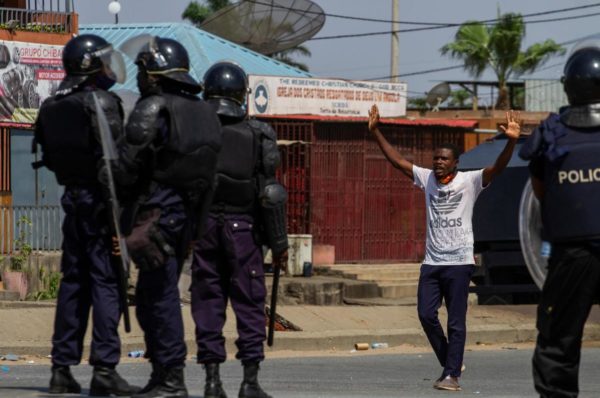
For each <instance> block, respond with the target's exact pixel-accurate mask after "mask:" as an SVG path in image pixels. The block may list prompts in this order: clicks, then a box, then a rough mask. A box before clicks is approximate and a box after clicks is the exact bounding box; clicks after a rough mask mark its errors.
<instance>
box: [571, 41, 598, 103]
mask: <svg viewBox="0 0 600 398" xmlns="http://www.w3.org/2000/svg"><path fill="white" fill-rule="evenodd" d="M562 82H563V88H564V90H565V93H566V94H567V98H568V99H569V104H570V105H587V104H595V103H600V47H599V46H597V45H596V43H593V44H592V43H589V42H588V43H583V44H580V45H577V46H576V47H575V48H574V50H573V52H572V53H571V55H570V56H569V59H568V60H567V63H566V64H565V69H564V75H563V77H562Z"/></svg>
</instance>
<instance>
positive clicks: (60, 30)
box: [0, 23, 68, 33]
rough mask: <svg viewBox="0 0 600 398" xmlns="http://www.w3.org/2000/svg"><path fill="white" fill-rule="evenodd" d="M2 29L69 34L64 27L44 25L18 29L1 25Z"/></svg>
mask: <svg viewBox="0 0 600 398" xmlns="http://www.w3.org/2000/svg"><path fill="white" fill-rule="evenodd" d="M0 29H4V30H10V31H12V30H18V31H24V32H40V33H42V32H43V33H68V32H67V29H66V27H65V26H64V25H46V24H42V23H28V24H26V25H17V26H16V27H13V26H9V25H8V24H5V23H0Z"/></svg>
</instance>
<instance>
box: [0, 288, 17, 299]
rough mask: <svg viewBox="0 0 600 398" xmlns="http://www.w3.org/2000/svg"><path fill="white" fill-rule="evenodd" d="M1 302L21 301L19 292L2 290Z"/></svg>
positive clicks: (0, 292)
mask: <svg viewBox="0 0 600 398" xmlns="http://www.w3.org/2000/svg"><path fill="white" fill-rule="evenodd" d="M0 301H19V292H10V291H8V290H0Z"/></svg>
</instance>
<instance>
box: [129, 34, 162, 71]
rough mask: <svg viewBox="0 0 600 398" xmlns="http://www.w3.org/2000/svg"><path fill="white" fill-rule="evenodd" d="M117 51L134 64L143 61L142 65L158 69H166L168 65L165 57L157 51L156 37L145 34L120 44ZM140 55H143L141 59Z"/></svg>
mask: <svg viewBox="0 0 600 398" xmlns="http://www.w3.org/2000/svg"><path fill="white" fill-rule="evenodd" d="M119 50H121V51H122V52H123V54H125V55H127V57H129V58H130V59H131V60H132V61H134V62H136V63H137V62H139V61H140V59H145V61H143V62H144V64H145V63H147V62H150V63H152V64H153V65H154V68H159V69H162V68H165V67H167V64H168V63H167V60H166V59H165V56H164V55H163V54H162V53H161V52H160V50H159V49H158V45H157V43H156V37H155V36H152V35H149V34H147V33H144V34H141V35H138V36H135V37H132V38H131V39H129V40H126V41H125V42H124V43H123V44H121V46H120V47H119ZM140 54H143V57H142V58H140Z"/></svg>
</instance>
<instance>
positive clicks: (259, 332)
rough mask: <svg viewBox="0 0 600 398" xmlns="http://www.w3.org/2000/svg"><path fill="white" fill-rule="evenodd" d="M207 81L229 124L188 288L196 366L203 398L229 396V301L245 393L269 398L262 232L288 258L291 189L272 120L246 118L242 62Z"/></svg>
mask: <svg viewBox="0 0 600 398" xmlns="http://www.w3.org/2000/svg"><path fill="white" fill-rule="evenodd" d="M204 85H205V87H204V93H203V96H204V99H205V100H206V101H207V102H208V103H209V104H211V105H213V106H214V108H215V109H216V111H217V114H218V115H219V118H220V120H221V124H222V125H223V128H222V135H223V147H222V149H221V152H220V154H219V160H218V163H217V188H216V191H215V195H214V198H213V201H212V206H211V207H210V213H209V217H208V221H207V223H206V233H205V235H204V236H203V237H202V239H201V240H200V241H198V242H196V245H195V248H194V256H193V262H192V285H191V288H190V290H191V297H192V315H193V318H194V322H195V324H196V342H197V344H198V363H201V364H204V367H205V370H206V384H205V389H204V397H205V398H224V397H226V395H225V391H224V389H223V387H222V384H221V380H220V376H219V364H220V363H222V362H224V361H225V359H226V353H225V338H224V337H223V333H222V330H223V325H224V324H225V309H226V307H227V301H228V300H229V299H230V300H231V304H232V307H233V310H234V312H235V315H236V320H237V322H236V323H237V330H238V339H237V341H236V345H237V348H238V353H237V356H236V358H237V359H239V360H241V362H242V365H243V367H244V379H243V382H242V384H241V387H240V391H239V397H240V398H268V397H270V396H269V395H267V394H266V393H265V392H264V391H263V390H262V388H261V387H260V385H259V384H258V380H257V375H258V370H259V363H260V362H261V361H262V360H263V359H264V350H263V342H264V340H265V311H264V308H265V297H266V289H265V277H264V270H263V252H262V245H261V241H260V239H259V236H258V235H260V234H262V235H263V240H264V243H265V244H266V245H268V246H269V247H270V248H271V250H272V253H273V263H274V265H275V266H281V264H283V263H285V262H286V261H287V248H288V241H287V233H286V218H285V202H286V199H287V194H286V192H285V189H284V188H283V187H282V186H281V185H280V184H279V183H278V182H277V180H276V179H275V171H276V169H277V167H278V166H279V162H280V158H279V152H278V149H277V138H276V135H275V132H274V131H273V129H272V128H271V127H270V126H269V125H267V124H265V123H262V122H258V121H256V120H248V119H247V118H246V110H245V109H244V102H245V98H246V95H247V92H248V83H247V77H246V73H245V72H244V70H243V69H242V68H240V67H239V66H238V65H236V64H234V63H230V62H220V63H217V64H215V65H213V66H211V67H210V68H209V70H208V71H207V72H206V74H205V75H204Z"/></svg>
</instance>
